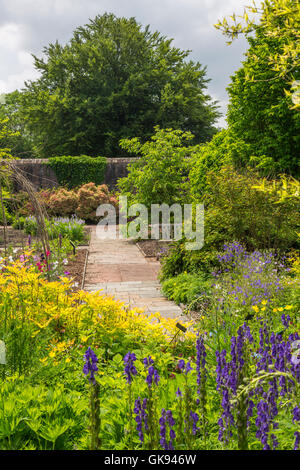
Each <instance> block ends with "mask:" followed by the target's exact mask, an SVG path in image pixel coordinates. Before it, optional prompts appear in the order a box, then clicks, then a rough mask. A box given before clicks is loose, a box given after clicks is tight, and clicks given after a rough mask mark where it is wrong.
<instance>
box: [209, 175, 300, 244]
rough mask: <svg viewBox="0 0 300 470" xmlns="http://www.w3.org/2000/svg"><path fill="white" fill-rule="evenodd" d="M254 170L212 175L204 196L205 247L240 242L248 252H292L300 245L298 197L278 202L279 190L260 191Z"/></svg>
mask: <svg viewBox="0 0 300 470" xmlns="http://www.w3.org/2000/svg"><path fill="white" fill-rule="evenodd" d="M260 182H261V180H260V179H259V178H258V177H257V174H256V173H255V172H254V171H250V170H248V172H246V173H245V174H239V173H237V172H236V171H235V170H234V169H233V168H232V167H225V168H223V169H222V170H221V171H220V172H219V173H213V172H211V173H209V175H208V178H207V193H206V196H205V204H206V213H205V246H206V247H207V248H208V247H213V248H214V249H217V250H218V249H219V248H220V247H222V246H223V244H224V243H226V242H230V241H232V240H238V241H239V242H241V243H242V244H244V245H245V246H246V247H247V248H248V249H249V250H255V249H276V250H279V251H285V252H287V251H289V250H290V249H291V248H293V247H296V246H297V245H298V236H297V231H298V230H299V223H300V221H299V202H300V200H299V196H297V195H295V197H291V198H286V199H284V200H280V201H279V200H278V195H277V191H276V189H275V190H273V191H271V192H263V191H260V190H258V189H257V186H259V184H260Z"/></svg>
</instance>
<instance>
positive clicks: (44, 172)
mask: <svg viewBox="0 0 300 470" xmlns="http://www.w3.org/2000/svg"><path fill="white" fill-rule="evenodd" d="M134 160H135V159H134V158H107V165H106V171H105V175H104V180H103V183H104V184H107V186H108V187H109V189H114V188H115V186H116V183H117V180H118V179H119V178H122V177H123V176H127V173H128V171H127V166H128V164H129V163H131V162H132V161H134ZM45 163H47V159H24V160H16V161H15V164H16V165H17V166H18V168H20V170H22V171H23V172H24V176H26V177H27V178H28V179H29V181H30V182H31V183H32V184H33V185H34V187H35V188H36V189H47V188H53V187H56V186H58V181H57V177H56V174H55V172H54V171H53V170H52V168H50V166H49V165H46V164H45ZM16 189H18V188H16Z"/></svg>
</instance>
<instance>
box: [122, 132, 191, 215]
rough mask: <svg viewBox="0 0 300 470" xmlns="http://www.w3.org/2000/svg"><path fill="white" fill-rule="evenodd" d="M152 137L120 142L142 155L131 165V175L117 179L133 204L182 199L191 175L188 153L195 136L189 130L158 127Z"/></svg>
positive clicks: (171, 202)
mask: <svg viewBox="0 0 300 470" xmlns="http://www.w3.org/2000/svg"><path fill="white" fill-rule="evenodd" d="M155 131H156V132H155V134H154V135H153V136H152V138H151V140H149V141H148V142H146V143H144V144H143V143H141V142H140V140H139V139H137V138H134V139H131V140H123V141H121V146H122V147H123V148H125V149H126V150H129V151H130V152H134V153H135V154H138V155H140V156H141V158H139V159H138V160H137V161H136V162H134V163H132V164H131V165H129V168H128V171H129V172H128V176H127V177H126V178H121V179H120V180H119V181H118V188H119V190H120V192H121V193H122V195H126V196H127V197H128V198H129V202H130V203H141V204H145V205H146V206H147V207H149V208H150V206H151V204H162V203H165V204H173V203H177V202H180V201H182V199H183V197H184V194H185V191H186V182H187V177H188V168H189V161H188V156H189V155H191V154H192V152H193V151H194V147H188V146H187V145H188V143H189V142H190V141H191V140H192V138H193V136H192V134H191V133H190V132H183V131H180V130H173V129H160V128H159V127H156V128H155Z"/></svg>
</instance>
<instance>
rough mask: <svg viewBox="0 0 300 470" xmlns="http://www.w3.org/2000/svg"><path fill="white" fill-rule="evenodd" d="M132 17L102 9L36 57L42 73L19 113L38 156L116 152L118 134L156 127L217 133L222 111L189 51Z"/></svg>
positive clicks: (145, 132)
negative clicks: (183, 49) (217, 107)
mask: <svg viewBox="0 0 300 470" xmlns="http://www.w3.org/2000/svg"><path fill="white" fill-rule="evenodd" d="M171 43H172V40H170V39H166V38H165V37H164V36H161V35H160V34H159V33H158V32H154V33H151V32H150V30H149V27H146V28H145V29H142V26H141V25H140V24H139V23H137V22H136V20H135V19H134V18H130V19H126V18H117V17H116V16H114V15H113V14H104V15H102V16H97V17H96V18H95V19H94V20H91V21H90V23H89V24H87V25H86V26H85V27H80V28H77V29H76V30H75V31H74V34H73V37H72V38H71V40H70V41H69V42H68V43H67V44H66V45H65V46H62V45H61V44H59V43H58V42H56V43H54V44H50V45H49V46H48V47H45V49H44V58H42V59H39V58H37V57H35V68H36V69H37V71H38V72H40V73H41V78H39V79H38V80H36V81H35V82H30V83H28V84H27V86H26V89H25V91H24V92H23V94H22V106H21V107H22V109H21V114H22V117H23V120H24V122H26V125H27V126H28V128H29V131H28V132H32V134H33V135H34V141H35V143H36V146H37V149H38V152H39V155H41V156H45V157H48V156H55V155H67V154H69V155H80V154H81V153H85V152H87V153H88V154H89V155H92V156H96V155H98V154H99V153H101V154H103V155H106V156H110V157H113V156H119V155H120V149H119V140H120V139H124V138H132V137H135V136H140V137H143V138H144V139H147V138H149V137H150V135H151V134H152V132H153V127H154V126H155V125H157V124H158V125H160V126H161V127H164V128H166V127H174V128H182V129H183V130H189V131H191V132H193V134H195V136H196V139H197V141H198V142H205V141H207V140H209V139H210V138H211V137H212V135H213V134H214V133H215V128H214V127H213V124H214V122H215V120H216V118H217V117H218V115H219V113H218V112H217V111H216V105H215V103H212V102H211V101H210V100H211V99H210V97H209V96H208V95H207V94H205V92H204V90H205V88H206V87H207V82H208V80H207V79H206V78H205V75H206V70H205V68H203V67H202V66H201V64H200V63H198V62H196V63H194V62H192V61H191V60H188V56H189V52H188V51H181V50H180V49H178V48H175V47H173V46H172V45H171Z"/></svg>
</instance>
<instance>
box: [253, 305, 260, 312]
mask: <svg viewBox="0 0 300 470" xmlns="http://www.w3.org/2000/svg"><path fill="white" fill-rule="evenodd" d="M252 308H253V310H254V312H256V313H258V312H259V308H258V306H257V305H252Z"/></svg>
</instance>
